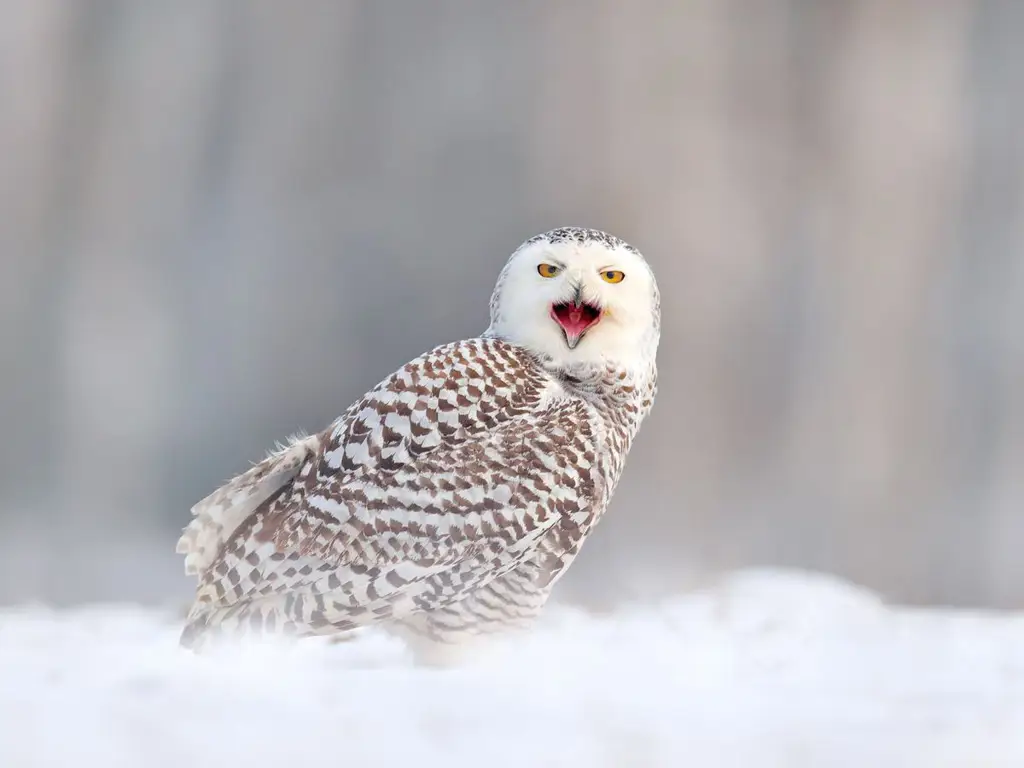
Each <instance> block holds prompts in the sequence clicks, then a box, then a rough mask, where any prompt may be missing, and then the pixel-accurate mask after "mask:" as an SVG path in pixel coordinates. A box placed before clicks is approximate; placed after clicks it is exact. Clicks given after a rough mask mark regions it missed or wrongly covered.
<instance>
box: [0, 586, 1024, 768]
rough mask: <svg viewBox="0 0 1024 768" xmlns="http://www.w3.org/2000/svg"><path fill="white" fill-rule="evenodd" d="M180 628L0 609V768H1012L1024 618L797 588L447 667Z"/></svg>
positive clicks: (655, 612) (544, 637) (567, 627)
mask: <svg viewBox="0 0 1024 768" xmlns="http://www.w3.org/2000/svg"><path fill="white" fill-rule="evenodd" d="M179 627H180V620H179V618H178V617H176V616H171V615H167V614H160V613H157V612H153V611H148V610H145V609H141V608H136V607H121V606H99V607H95V608H89V609H82V610H75V611H65V612H50V611H47V610H44V609H38V608H25V609H20V610H18V609H10V610H7V611H5V612H0V766H3V767H4V768H34V767H35V766H75V768H87V767H88V768H91V767H92V766H97V767H98V766H104V768H115V767H119V766H131V768H148V767H150V766H152V767H153V768H162V767H163V766H175V767H176V768H177V767H178V766H189V768H202V767H205V766H218V768H227V767H228V766H230V767H232V768H233V767H234V766H246V768H262V766H274V768H282V766H286V765H291V764H295V765H307V766H312V765H316V766H390V765H401V766H407V765H416V766H417V767H418V768H429V767H431V766H435V765H436V766H445V767H446V768H457V767H460V766H481V767H486V766H531V767H532V766H701V767H702V766H710V767H712V768H717V767H719V766H744V767H746V766H751V767H755V768H757V767H760V766H785V767H786V768H796V767H797V766H829V767H831V766H858V768H859V767H860V766H901V767H902V766H928V767H932V766H972V767H974V766H1024V614H1017V615H1013V614H994V613H993V614H984V613H966V612H952V611H946V612H943V611H928V610H910V609H901V608H890V607H887V606H885V605H883V604H882V602H881V601H880V600H879V599H878V598H876V597H875V596H874V595H872V594H871V593H868V592H865V591H863V590H860V589H857V588H855V587H851V586H848V585H846V584H843V583H841V582H838V581H835V580H832V579H829V578H826V577H821V576H815V575H810V574H799V573H791V572H779V571H750V572H744V573H740V574H736V575H734V576H732V577H730V578H729V579H727V580H725V581H724V582H723V583H722V584H720V585H718V586H717V587H715V588H712V589H709V590H707V591H704V592H701V593H698V594H694V595H690V596H687V597H683V598H679V599H677V600H674V601H671V602H668V603H662V604H658V605H648V606H637V607H635V608H633V609H632V610H629V611H625V612H621V613H618V614H615V615H609V616H601V617H594V616H587V615H584V614H582V613H579V612H576V611H571V610H568V609H564V608H557V607H552V608H551V610H550V611H549V612H548V613H547V614H546V616H545V618H544V620H543V622H542V623H541V624H540V626H538V627H537V628H536V629H535V630H534V631H533V632H532V633H530V634H527V635H524V636H519V637H517V638H515V639H514V640H509V641H506V642H503V643H499V644H497V645H495V646H493V647H491V648H488V649H487V650H486V651H485V652H482V653H481V654H479V655H477V656H475V657H474V658H472V659H471V660H469V661H467V662H466V663H465V665H464V666H460V667H458V668H454V669H428V668H419V667H415V666H413V665H412V663H411V661H410V659H409V658H408V656H407V654H406V652H405V650H404V648H403V647H402V645H401V644H400V643H399V642H398V641H397V640H394V639H392V638H391V637H389V636H386V635H382V634H377V633H367V634H365V635H363V636H361V637H359V638H357V639H355V640H353V641H352V642H348V643H343V644H338V645H327V644H325V643H322V642H320V641H307V642H304V643H300V644H297V645H294V646H291V647H282V646H275V645H271V644H262V645H248V646H244V647H236V648H234V649H231V650H228V649H222V650H221V651H219V652H217V653H215V654H213V655H208V656H194V655H192V654H190V653H188V652H186V651H182V650H179V649H178V648H177V645H176V642H177V635H178V630H179Z"/></svg>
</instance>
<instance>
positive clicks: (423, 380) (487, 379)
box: [183, 339, 595, 628]
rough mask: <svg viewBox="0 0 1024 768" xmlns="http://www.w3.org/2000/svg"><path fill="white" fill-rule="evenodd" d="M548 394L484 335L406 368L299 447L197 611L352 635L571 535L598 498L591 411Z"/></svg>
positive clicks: (232, 538) (209, 581) (215, 572)
mask: <svg viewBox="0 0 1024 768" xmlns="http://www.w3.org/2000/svg"><path fill="white" fill-rule="evenodd" d="M556 390H558V388H557V387H555V388H553V387H552V383H551V382H550V380H548V379H547V377H546V376H545V375H544V374H543V372H542V371H541V370H540V369H539V368H538V367H537V366H536V364H534V363H533V361H532V360H530V359H528V358H526V357H525V353H523V352H522V351H520V350H519V349H518V348H516V347H512V346H511V345H508V344H505V343H503V342H499V341H496V340H491V339H478V340H473V341H471V342H461V343H459V344H455V345H448V346H446V347H440V348H438V349H437V350H434V351H433V352H431V353H428V354H427V355H425V356H423V357H421V358H419V359H417V360H415V361H413V362H412V363H410V364H408V365H407V366H405V367H404V368H402V369H401V370H399V371H398V372H396V373H395V374H394V375H393V376H391V377H389V379H386V380H385V381H384V382H382V383H381V384H380V385H378V387H376V388H375V389H374V390H371V392H370V393H368V394H367V395H366V396H365V397H364V398H363V399H362V400H361V401H359V402H357V403H356V404H354V405H353V406H352V408H350V409H349V411H348V412H347V413H346V415H345V416H344V417H343V418H342V419H340V420H339V422H337V423H336V424H335V425H334V427H333V429H331V430H329V431H328V432H327V433H324V434H323V435H322V436H321V437H320V438H318V443H315V442H314V441H313V439H312V438H311V439H309V440H308V442H307V443H305V444H304V447H303V448H301V449H299V448H295V450H306V451H310V453H309V454H307V456H306V458H305V459H304V461H303V462H302V463H301V465H300V467H299V468H298V470H297V471H296V473H295V475H294V476H293V477H292V478H291V479H290V480H289V481H288V482H287V483H285V484H283V485H282V486H281V487H280V488H279V489H277V490H276V491H271V492H270V494H269V495H268V496H267V497H266V498H265V499H264V500H263V501H262V502H261V503H258V504H257V506H256V508H255V510H254V511H253V512H252V513H251V514H249V515H248V516H247V517H246V519H245V520H244V522H243V523H241V524H240V525H238V526H237V527H236V529H235V530H234V531H233V532H232V533H231V534H230V535H229V536H227V537H226V538H225V540H224V542H223V544H222V545H221V547H220V551H219V553H218V555H217V556H216V557H215V558H214V559H213V561H212V562H210V564H209V566H208V567H207V568H206V570H205V571H203V572H202V574H201V578H200V587H199V592H198V594H197V604H196V608H195V609H194V611H193V613H194V614H196V615H197V616H198V615H199V614H205V617H204V622H206V623H209V618H210V616H209V614H210V613H211V612H219V613H220V614H221V615H222V616H223V617H224V618H227V617H229V616H231V615H235V614H238V613H248V614H249V618H252V616H253V615H256V614H254V613H253V611H252V610H249V611H246V610H244V609H245V608H246V607H247V606H248V607H252V606H255V608H256V609H257V611H256V612H257V613H258V614H259V616H260V617H261V618H266V617H267V615H268V612H269V613H277V614H280V615H278V616H277V617H276V619H275V621H276V620H282V621H286V622H291V623H293V624H295V625H298V626H300V627H301V626H302V625H308V626H309V627H312V628H318V627H324V626H327V625H331V626H334V627H342V626H343V625H344V628H348V627H349V626H357V625H359V624H361V623H368V622H369V621H371V620H376V619H377V618H381V617H385V616H390V615H392V614H394V613H396V612H410V611H414V610H423V609H426V608H428V607H434V606H436V605H439V604H443V603H444V602H445V601H451V600H455V599H458V597H460V596H462V595H464V594H466V593H467V592H468V591H469V590H471V589H473V588H476V587H478V586H481V585H482V584H483V583H486V581H488V580H489V579H492V578H494V577H495V576H499V575H501V574H502V573H505V572H507V571H508V570H510V569H511V568H514V567H515V565H517V564H518V563H519V562H521V561H522V560H523V559H524V558H525V557H527V556H528V555H529V553H530V552H531V550H532V547H533V546H534V545H535V543H536V542H537V541H538V540H539V539H540V538H541V537H543V536H545V534H547V533H549V532H550V531H551V530H552V529H553V528H554V527H556V526H569V527H570V528H571V527H572V526H574V525H579V524H580V523H581V521H580V520H579V519H578V518H579V516H580V515H581V514H585V510H587V509H589V507H590V500H591V499H593V498H594V497H595V492H594V488H593V484H594V481H593V475H592V474H591V471H590V466H591V464H592V463H593V461H594V451H593V434H592V428H591V424H590V421H589V418H588V416H587V412H586V408H585V406H584V405H583V404H582V402H580V401H579V400H576V399H573V398H567V397H565V395H564V392H561V391H560V390H558V391H556ZM317 446H318V447H317ZM314 448H316V450H315V451H314V450H313V449H314ZM289 471H291V470H289ZM270 474H271V475H273V476H280V473H279V472H278V473H277V474H275V473H274V472H271V473H270ZM233 493H234V494H236V495H237V494H238V493H239V490H238V489H237V488H236V489H235V490H234V492H233ZM243 495H244V494H243ZM260 495H261V493H254V494H252V496H251V497H250V498H251V499H252V498H256V497H258V496H260ZM246 503H251V500H250V501H248V502H246ZM228 517H233V515H229V516H228ZM223 527H224V528H225V529H227V527H228V526H226V525H225V526H223ZM183 538H184V537H183ZM198 538H200V537H195V536H193V537H192V539H198ZM289 598H291V599H290V600H289ZM296 603H298V605H296Z"/></svg>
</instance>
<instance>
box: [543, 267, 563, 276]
mask: <svg viewBox="0 0 1024 768" xmlns="http://www.w3.org/2000/svg"><path fill="white" fill-rule="evenodd" d="M561 271H562V268H561V267H556V266H555V265H554V264H538V265H537V272H539V273H540V276H541V277H554V276H555V275H557V274H558V273H559V272H561Z"/></svg>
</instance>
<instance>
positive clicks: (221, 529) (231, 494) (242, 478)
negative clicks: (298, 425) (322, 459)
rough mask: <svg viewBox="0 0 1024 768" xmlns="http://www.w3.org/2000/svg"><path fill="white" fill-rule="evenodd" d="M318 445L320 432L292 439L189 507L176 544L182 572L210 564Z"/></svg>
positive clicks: (291, 477) (288, 480) (295, 472)
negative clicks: (188, 517)
mask: <svg viewBox="0 0 1024 768" xmlns="http://www.w3.org/2000/svg"><path fill="white" fill-rule="evenodd" d="M319 449H320V435H314V436H313V437H304V438H296V439H293V440H292V441H291V442H290V443H289V444H288V445H286V446H284V447H283V448H282V449H281V450H279V451H277V452H275V453H272V454H271V455H270V456H268V457H267V458H266V459H264V460H263V461H261V462H260V463H259V464H257V465H256V466H254V467H253V468H252V469H250V470H249V471H248V472H245V473H243V474H241V475H239V476H238V477H236V478H234V479H233V480H231V481H230V482H228V483H227V484H226V485H224V486H222V487H221V488H218V489H217V490H216V491H214V492H213V493H211V494H210V495H209V496H207V497H206V498H205V499H203V500H202V501H200V502H198V503H197V504H196V505H195V506H194V507H192V521H191V522H190V523H189V524H188V525H187V526H186V527H185V529H184V531H182V534H181V538H180V539H178V545H177V548H176V551H177V552H178V553H179V554H183V555H185V573H187V574H196V575H198V574H201V573H202V572H203V571H205V570H206V569H207V568H209V567H210V564H211V563H213V561H214V558H216V557H217V553H218V552H219V551H220V548H221V546H222V545H223V544H224V542H225V541H227V539H228V538H229V537H230V536H231V534H232V533H234V532H235V529H237V528H238V526H239V525H241V524H242V522H243V521H244V520H245V519H246V518H247V517H249V515H251V514H252V513H253V512H254V511H255V510H256V508H257V507H258V506H259V505H260V504H262V503H263V502H264V501H266V500H267V499H268V498H270V496H271V495H273V494H274V493H276V492H277V491H279V490H280V489H281V487H282V486H284V485H285V484H286V483H289V482H291V481H292V479H293V478H294V477H295V475H297V474H298V472H299V470H300V469H301V468H302V465H303V464H304V463H305V462H306V460H307V459H309V458H310V457H311V456H313V455H314V454H315V453H316V452H317V451H318V450H319Z"/></svg>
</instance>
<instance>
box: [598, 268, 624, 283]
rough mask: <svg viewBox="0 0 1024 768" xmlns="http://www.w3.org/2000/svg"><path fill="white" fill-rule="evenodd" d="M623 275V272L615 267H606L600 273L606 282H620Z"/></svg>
mask: <svg viewBox="0 0 1024 768" xmlns="http://www.w3.org/2000/svg"><path fill="white" fill-rule="evenodd" d="M625 276H626V273H625V272H620V271H619V270H617V269H606V270H605V271H604V272H602V273H601V279H602V280H604V281H605V282H606V283H621V282H622V279H623V278H624V277H625Z"/></svg>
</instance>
